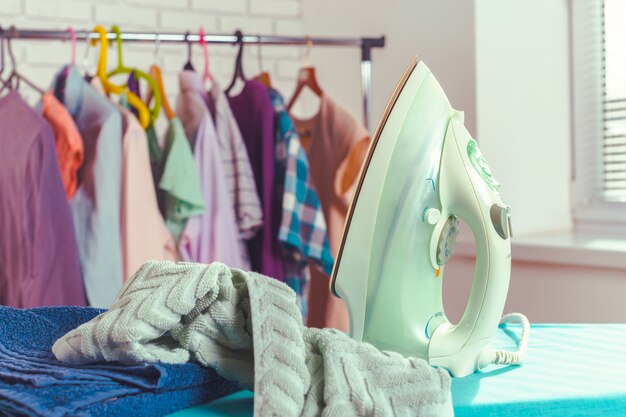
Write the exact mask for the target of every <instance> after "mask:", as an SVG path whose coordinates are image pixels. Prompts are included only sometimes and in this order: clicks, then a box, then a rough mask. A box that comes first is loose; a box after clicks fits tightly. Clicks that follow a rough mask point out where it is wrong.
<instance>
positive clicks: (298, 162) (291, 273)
mask: <svg viewBox="0 0 626 417" xmlns="http://www.w3.org/2000/svg"><path fill="white" fill-rule="evenodd" d="M269 93H270V98H271V99H272V104H273V105H274V126H275V134H274V137H275V140H276V168H275V170H276V171H275V175H276V194H275V195H276V198H278V199H282V204H281V206H282V219H281V223H280V229H279V232H278V239H279V240H280V241H281V242H282V243H283V252H284V256H283V259H284V261H283V265H284V270H285V283H287V285H289V286H290V287H291V288H292V289H293V290H294V291H295V292H296V295H297V298H298V303H299V305H300V308H301V310H302V313H303V315H304V316H306V311H307V306H306V300H307V294H308V288H307V287H308V285H307V284H308V281H309V276H308V270H307V268H306V266H307V261H309V260H310V261H313V262H314V263H315V264H316V265H317V266H319V267H320V269H322V270H323V271H324V272H325V273H326V274H328V275H330V273H331V271H332V268H333V256H332V253H331V251H330V243H329V240H328V233H327V231H326V221H325V220H324V213H323V212H322V205H321V203H320V200H319V197H318V195H317V191H316V190H315V187H314V186H313V182H312V180H311V175H310V172H309V161H308V159H307V157H306V153H305V151H304V148H303V147H302V144H301V143H300V137H299V136H298V132H297V131H296V127H295V125H294V123H293V121H292V120H291V117H289V113H287V108H286V107H285V102H284V100H283V98H282V96H281V95H280V93H278V92H277V91H276V90H273V89H270V90H269Z"/></svg>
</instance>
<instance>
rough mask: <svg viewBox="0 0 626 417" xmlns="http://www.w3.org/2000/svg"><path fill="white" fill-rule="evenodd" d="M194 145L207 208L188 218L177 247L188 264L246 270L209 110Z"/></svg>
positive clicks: (246, 265) (246, 266)
mask: <svg viewBox="0 0 626 417" xmlns="http://www.w3.org/2000/svg"><path fill="white" fill-rule="evenodd" d="M183 78H184V77H181V84H182V83H183V82H184V81H183ZM194 142H195V143H194V159H195V163H196V167H197V169H198V173H199V175H200V184H201V187H202V193H203V195H204V201H205V205H206V208H207V209H206V211H205V212H204V213H202V214H201V215H199V216H194V217H190V218H189V221H188V222H187V226H186V227H185V230H184V232H183V234H182V236H181V238H180V241H179V244H178V249H179V251H180V255H181V258H182V259H183V260H185V261H189V262H202V263H209V262H214V261H219V262H222V263H224V264H226V265H229V266H232V267H234V268H239V269H247V268H248V267H249V263H248V262H247V260H246V258H244V256H243V255H242V253H241V246H240V244H239V233H238V228H237V223H236V221H235V213H234V211H233V208H232V205H231V200H230V198H229V195H228V190H227V189H226V184H225V181H224V178H225V177H224V170H223V167H222V162H221V158H220V151H219V147H218V144H217V134H216V132H215V127H214V126H213V121H212V120H211V116H210V115H209V113H208V111H207V112H206V114H205V116H204V118H203V120H201V121H200V125H199V128H198V131H197V134H196V137H195V141H194Z"/></svg>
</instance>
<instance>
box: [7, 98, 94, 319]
mask: <svg viewBox="0 0 626 417" xmlns="http://www.w3.org/2000/svg"><path fill="white" fill-rule="evenodd" d="M0 132H2V133H0V143H1V144H2V151H0V304H4V305H10V306H14V307H38V306H49V305H85V304H86V300H85V289H84V287H83V280H82V276H81V272H80V264H79V260H78V248H77V246H76V237H75V235H74V226H73V223H72V215H71V212H70V207H69V204H68V202H67V198H66V195H65V190H64V188H63V183H62V181H61V174H60V171H59V165H58V162H57V156H56V151H55V145H54V137H53V134H52V130H51V129H50V126H48V124H47V123H46V122H45V121H44V120H43V119H42V118H41V117H40V116H39V115H38V114H37V113H36V112H35V111H34V110H33V109H31V108H30V107H29V106H28V104H27V103H26V102H25V101H24V100H23V99H22V98H21V97H20V96H19V94H18V93H16V92H11V93H9V94H8V95H7V96H5V97H3V98H1V99H0Z"/></svg>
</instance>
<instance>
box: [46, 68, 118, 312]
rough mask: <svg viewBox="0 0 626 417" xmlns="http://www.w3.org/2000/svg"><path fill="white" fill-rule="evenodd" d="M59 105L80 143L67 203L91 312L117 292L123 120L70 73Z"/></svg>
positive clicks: (73, 69)
mask: <svg viewBox="0 0 626 417" xmlns="http://www.w3.org/2000/svg"><path fill="white" fill-rule="evenodd" d="M62 74H63V70H62V71H61V72H60V73H59V74H57V76H56V77H55V79H54V81H53V88H55V87H57V86H56V84H57V81H61V80H63V79H64V87H63V88H62V89H57V88H55V91H60V95H61V100H60V101H61V102H62V103H63V104H64V105H65V107H66V108H67V110H68V111H69V113H70V114H71V115H72V118H73V119H74V122H75V123H76V126H77V127H78V131H79V132H80V134H81V137H82V138H83V146H84V152H85V157H84V163H83V165H82V166H81V168H80V169H79V171H78V181H79V186H78V189H77V190H76V194H75V195H74V198H73V199H72V201H71V202H70V206H71V208H72V215H73V219H74V228H75V230H76V239H77V242H78V250H79V254H80V262H81V268H82V272H83V279H84V281H85V288H86V290H87V298H88V300H89V304H90V305H91V306H93V307H108V306H109V305H110V304H111V303H112V302H113V300H114V299H115V296H116V295H117V293H118V291H119V290H120V288H121V286H122V275H123V274H122V251H121V237H120V228H119V224H120V205H121V204H120V203H121V201H120V199H121V194H122V193H121V187H122V179H121V174H122V120H121V116H120V113H119V112H118V111H117V109H116V108H115V107H114V106H113V104H111V103H109V102H108V101H107V100H106V99H104V98H103V97H102V96H101V95H100V94H99V93H98V92H97V91H96V90H95V89H94V88H93V87H91V86H90V85H89V84H87V82H86V81H85V80H84V79H83V78H82V77H81V76H80V74H79V73H78V71H77V70H76V68H75V67H73V66H72V67H70V68H69V71H67V76H66V77H62Z"/></svg>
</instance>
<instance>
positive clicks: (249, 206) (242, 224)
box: [208, 82, 263, 240]
mask: <svg viewBox="0 0 626 417" xmlns="http://www.w3.org/2000/svg"><path fill="white" fill-rule="evenodd" d="M209 95H210V98H209V100H208V103H209V111H210V110H211V107H213V109H214V110H213V115H214V116H213V117H214V120H215V128H216V130H217V139H218V141H219V144H220V150H221V151H222V162H223V163H224V167H225V172H226V177H227V178H226V184H227V186H228V190H229V193H230V195H231V198H232V200H233V204H234V207H235V214H236V216H237V224H238V225H239V233H240V234H241V237H242V238H243V239H246V240H249V239H251V238H252V237H254V235H256V234H257V233H258V232H259V230H261V228H262V227H263V207H261V200H260V199H259V192H258V189H257V186H256V183H255V182H254V174H253V173H252V166H251V165H250V158H249V155H248V151H247V150H246V145H245V143H244V141H243V137H242V136H241V131H240V130H239V126H237V120H236V119H235V116H234V115H233V112H232V110H231V108H230V104H228V98H227V97H226V94H224V91H222V89H221V88H220V86H219V85H218V84H217V83H215V82H214V83H213V85H212V87H211V90H210V91H209ZM210 103H213V105H212V106H211V105H210Z"/></svg>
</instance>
